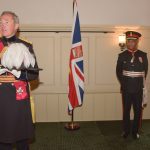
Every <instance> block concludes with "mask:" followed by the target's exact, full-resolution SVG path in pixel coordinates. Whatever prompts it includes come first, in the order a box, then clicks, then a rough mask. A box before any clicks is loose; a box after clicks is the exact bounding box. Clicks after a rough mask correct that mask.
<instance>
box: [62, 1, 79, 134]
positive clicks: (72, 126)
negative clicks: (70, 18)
mask: <svg viewBox="0 0 150 150" xmlns="http://www.w3.org/2000/svg"><path fill="white" fill-rule="evenodd" d="M75 3H76V0H73V14H74V6H75ZM80 40H81V39H79V41H78V42H80ZM69 114H71V121H70V122H68V123H66V125H65V129H67V130H70V131H74V130H78V129H80V125H79V124H78V123H76V122H74V108H73V109H72V110H71V113H70V112H69Z"/></svg>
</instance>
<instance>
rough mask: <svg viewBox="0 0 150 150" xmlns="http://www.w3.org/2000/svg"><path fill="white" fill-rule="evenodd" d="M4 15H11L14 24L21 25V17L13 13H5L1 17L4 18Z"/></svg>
mask: <svg viewBox="0 0 150 150" xmlns="http://www.w3.org/2000/svg"><path fill="white" fill-rule="evenodd" d="M3 15H11V16H12V18H13V20H14V22H15V23H16V24H19V17H18V16H17V15H16V14H15V13H14V12H12V11H3V12H2V13H1V16H3Z"/></svg>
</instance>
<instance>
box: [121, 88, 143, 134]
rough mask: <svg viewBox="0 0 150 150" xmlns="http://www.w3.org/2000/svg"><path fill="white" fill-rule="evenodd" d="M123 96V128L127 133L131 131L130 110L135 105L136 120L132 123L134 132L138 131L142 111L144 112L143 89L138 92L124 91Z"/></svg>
mask: <svg viewBox="0 0 150 150" xmlns="http://www.w3.org/2000/svg"><path fill="white" fill-rule="evenodd" d="M122 98H123V130H124V132H125V133H130V131H131V121H130V111H131V106H132V105H133V112H134V120H133V124H132V134H136V133H138V130H139V127H140V126H139V125H140V121H141V120H140V119H141V113H142V99H143V91H142V90H141V91H140V92H138V93H128V92H122Z"/></svg>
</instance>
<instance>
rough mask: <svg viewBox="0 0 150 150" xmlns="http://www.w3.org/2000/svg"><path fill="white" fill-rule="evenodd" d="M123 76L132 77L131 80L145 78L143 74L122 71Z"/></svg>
mask: <svg viewBox="0 0 150 150" xmlns="http://www.w3.org/2000/svg"><path fill="white" fill-rule="evenodd" d="M123 75H124V76H127V77H132V78H136V77H144V76H145V72H144V71H142V72H136V71H126V70H123Z"/></svg>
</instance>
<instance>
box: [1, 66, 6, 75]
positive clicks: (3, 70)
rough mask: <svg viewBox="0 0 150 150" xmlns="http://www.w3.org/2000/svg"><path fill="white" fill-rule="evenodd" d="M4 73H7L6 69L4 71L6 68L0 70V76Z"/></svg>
mask: <svg viewBox="0 0 150 150" xmlns="http://www.w3.org/2000/svg"><path fill="white" fill-rule="evenodd" d="M6 72H8V69H6V68H3V69H0V75H2V74H3V73H6Z"/></svg>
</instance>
